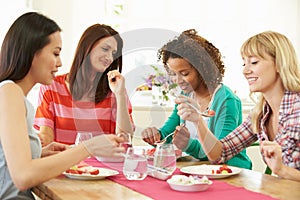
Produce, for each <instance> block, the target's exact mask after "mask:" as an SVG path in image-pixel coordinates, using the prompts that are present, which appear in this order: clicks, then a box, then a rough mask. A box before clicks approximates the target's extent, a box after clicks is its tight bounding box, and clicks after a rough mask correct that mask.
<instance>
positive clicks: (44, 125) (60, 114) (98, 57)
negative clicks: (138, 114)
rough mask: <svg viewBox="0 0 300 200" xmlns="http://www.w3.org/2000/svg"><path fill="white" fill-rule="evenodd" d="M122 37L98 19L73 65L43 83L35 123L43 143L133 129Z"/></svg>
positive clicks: (63, 141) (127, 131)
mask: <svg viewBox="0 0 300 200" xmlns="http://www.w3.org/2000/svg"><path fill="white" fill-rule="evenodd" d="M122 48H123V40H122V38H121V37H120V35H119V34H118V32H117V31H115V30H114V29H113V28H111V27H110V26H107V25H103V24H95V25H92V26H90V27H89V28H87V29H86V30H85V32H84V33H83V35H82V36H81V38H80V41H79V43H78V46H77V49H76V52H75V57H74V60H73V63H72V66H71V70H70V72H69V73H67V74H63V75H60V76H57V77H56V78H55V80H54V82H53V84H51V85H48V86H41V88H40V94H39V100H38V107H37V111H36V116H35V120H34V126H35V128H36V129H38V130H39V136H40V138H41V141H42V144H43V145H47V144H49V143H50V142H51V141H56V142H61V143H65V144H74V142H75V137H76V134H77V132H80V131H84V132H92V134H93V136H95V135H101V134H115V133H121V132H126V133H130V134H132V133H133V128H134V127H133V122H132V118H131V112H132V108H131V103H130V101H129V98H128V96H127V92H126V89H125V80H124V77H123V76H122V75H121V71H122Z"/></svg>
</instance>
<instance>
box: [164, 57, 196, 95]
mask: <svg viewBox="0 0 300 200" xmlns="http://www.w3.org/2000/svg"><path fill="white" fill-rule="evenodd" d="M167 64H168V67H169V75H170V77H171V79H172V81H173V82H175V83H177V84H178V86H179V87H180V88H181V90H182V91H183V92H184V93H190V92H192V91H194V90H195V89H197V87H198V85H199V77H198V73H197V70H196V69H195V68H194V67H192V66H191V65H190V64H189V63H188V62H187V61H186V60H185V59H183V58H169V59H168V61H167Z"/></svg>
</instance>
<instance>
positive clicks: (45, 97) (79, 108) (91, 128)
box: [34, 74, 133, 144]
mask: <svg viewBox="0 0 300 200" xmlns="http://www.w3.org/2000/svg"><path fill="white" fill-rule="evenodd" d="M66 75H67V74H64V75H60V76H57V77H56V78H55V80H54V82H53V83H52V84H51V85H41V87H40V92H39V99H38V107H37V110H36V116H35V119H34V127H35V128H36V129H37V130H39V127H40V126H49V127H51V128H52V129H53V131H54V141H56V142H62V143H65V144H74V142H75V138H76V134H77V132H80V131H85V132H92V133H93V135H99V134H103V133H104V134H115V130H116V111H117V103H116V98H115V96H114V94H113V93H112V92H111V93H109V94H108V95H107V97H106V98H105V99H104V100H103V101H101V102H99V103H97V104H95V103H93V102H80V101H73V99H72V96H71V94H70V92H69V90H68V89H67V86H66V84H65V79H66ZM127 105H128V110H129V114H130V118H131V121H132V116H131V113H132V106H131V103H130V100H129V98H128V96H127ZM132 124H133V122H132Z"/></svg>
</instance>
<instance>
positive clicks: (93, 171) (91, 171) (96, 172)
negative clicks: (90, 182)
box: [89, 168, 99, 175]
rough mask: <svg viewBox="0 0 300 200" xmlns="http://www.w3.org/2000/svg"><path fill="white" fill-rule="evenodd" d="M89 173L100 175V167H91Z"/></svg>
mask: <svg viewBox="0 0 300 200" xmlns="http://www.w3.org/2000/svg"><path fill="white" fill-rule="evenodd" d="M89 173H90V174H91V175H98V174H99V169H96V168H94V169H90V170H89Z"/></svg>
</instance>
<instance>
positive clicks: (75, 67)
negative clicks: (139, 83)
mask: <svg viewBox="0 0 300 200" xmlns="http://www.w3.org/2000/svg"><path fill="white" fill-rule="evenodd" d="M110 36H113V37H114V38H115V39H116V40H117V43H118V46H117V53H116V54H115V55H114V61H113V63H112V64H111V65H110V66H109V67H108V68H107V69H106V70H105V71H104V72H103V73H100V72H98V73H97V74H96V77H95V79H94V80H93V83H91V82H90V75H91V70H92V66H91V61H90V53H91V50H92V48H93V47H94V45H95V44H96V43H97V42H98V41H99V40H100V39H102V38H105V37H110ZM122 48H123V40H122V38H121V37H120V35H119V33H118V32H117V31H115V30H114V29H113V28H111V27H110V26H108V25H104V24H94V25H92V26H90V27H89V28H87V29H86V30H85V32H84V33H83V34H82V36H81V38H80V40H79V43H78V45H77V49H76V51H75V56H74V60H73V63H72V65H71V70H70V73H69V84H70V92H71V94H72V97H73V99H74V100H80V99H82V97H83V96H84V94H86V93H87V92H88V91H90V92H93V93H95V98H94V102H96V103H98V102H100V101H102V100H103V99H104V98H105V97H106V96H107V95H108V93H109V92H110V91H111V90H110V88H109V85H108V79H107V72H108V71H111V70H115V69H118V70H119V72H122Z"/></svg>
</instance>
